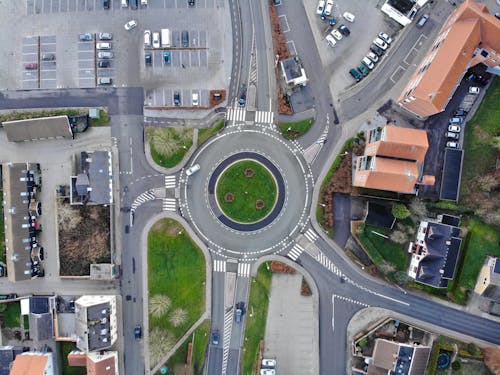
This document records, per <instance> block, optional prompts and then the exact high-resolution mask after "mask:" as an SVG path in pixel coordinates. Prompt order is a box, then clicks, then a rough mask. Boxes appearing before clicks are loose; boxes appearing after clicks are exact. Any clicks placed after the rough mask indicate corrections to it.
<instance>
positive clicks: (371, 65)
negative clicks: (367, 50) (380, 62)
mask: <svg viewBox="0 0 500 375" xmlns="http://www.w3.org/2000/svg"><path fill="white" fill-rule="evenodd" d="M361 62H362V63H363V65H364V66H366V67H367V68H368V69H370V70H372V69H373V68H375V64H374V63H373V61H371V60H370V59H369V58H368V57H363V60H361Z"/></svg>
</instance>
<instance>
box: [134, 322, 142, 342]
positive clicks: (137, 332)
mask: <svg viewBox="0 0 500 375" xmlns="http://www.w3.org/2000/svg"><path fill="white" fill-rule="evenodd" d="M134 337H135V339H136V340H140V339H141V338H142V327H141V326H140V325H137V326H136V327H135V328H134Z"/></svg>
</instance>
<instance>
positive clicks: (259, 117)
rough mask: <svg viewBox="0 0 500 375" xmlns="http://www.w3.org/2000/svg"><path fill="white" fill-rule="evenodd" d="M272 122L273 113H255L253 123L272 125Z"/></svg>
mask: <svg viewBox="0 0 500 375" xmlns="http://www.w3.org/2000/svg"><path fill="white" fill-rule="evenodd" d="M273 120H274V113H273V112H266V111H257V112H255V122H256V123H258V124H272V123H273Z"/></svg>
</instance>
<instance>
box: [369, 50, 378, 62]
mask: <svg viewBox="0 0 500 375" xmlns="http://www.w3.org/2000/svg"><path fill="white" fill-rule="evenodd" d="M366 57H368V58H369V59H370V60H371V61H373V62H374V63H376V62H377V61H378V56H377V55H375V54H374V53H373V52H371V51H370V52H368V54H367V55H366Z"/></svg>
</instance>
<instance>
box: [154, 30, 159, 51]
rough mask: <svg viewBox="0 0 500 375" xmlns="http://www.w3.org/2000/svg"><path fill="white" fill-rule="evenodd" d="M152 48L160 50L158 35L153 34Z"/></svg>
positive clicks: (157, 33) (156, 33)
mask: <svg viewBox="0 0 500 375" xmlns="http://www.w3.org/2000/svg"><path fill="white" fill-rule="evenodd" d="M153 48H160V33H159V32H154V33H153Z"/></svg>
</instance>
